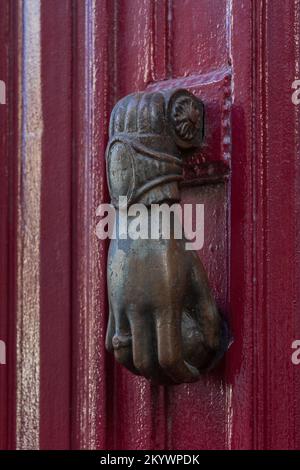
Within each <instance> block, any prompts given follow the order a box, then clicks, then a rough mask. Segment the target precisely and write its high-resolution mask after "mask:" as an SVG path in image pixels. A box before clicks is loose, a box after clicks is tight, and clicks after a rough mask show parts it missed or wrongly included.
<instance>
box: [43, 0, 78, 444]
mask: <svg viewBox="0 0 300 470" xmlns="http://www.w3.org/2000/svg"><path fill="white" fill-rule="evenodd" d="M41 62H42V63H41V67H42V70H41V76H42V106H43V121H44V122H43V126H44V130H43V142H42V154H43V158H42V182H41V185H42V189H41V222H40V223H41V227H40V231H41V242H40V258H41V267H40V276H41V279H40V284H41V290H40V308H41V319H40V448H41V449H68V448H70V441H71V422H70V418H71V271H72V264H71V211H72V201H71V197H72V107H71V105H72V69H71V67H72V5H71V2H69V1H64V2H61V1H60V0H54V1H51V2H41Z"/></svg>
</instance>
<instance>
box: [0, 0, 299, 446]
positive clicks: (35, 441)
mask: <svg viewBox="0 0 300 470" xmlns="http://www.w3.org/2000/svg"><path fill="white" fill-rule="evenodd" d="M299 7H300V5H299V1H298V0H295V1H293V0H273V1H262V0H255V1H250V0H157V1H154V0H114V1H110V0H77V1H72V0H51V1H48V2H46V1H44V2H42V1H38V0H25V1H24V2H18V1H17V0H16V1H8V0H0V26H1V27H0V47H1V54H0V73H1V76H0V79H2V80H4V81H5V82H6V85H7V90H8V92H7V104H6V105H0V118H1V139H2V140H1V142H2V144H1V147H0V152H1V163H0V170H1V171H0V178H1V185H0V198H1V201H0V203H1V218H2V220H3V223H2V224H1V231H0V247H1V264H0V266H1V273H0V276H1V285H0V289H1V294H0V301H1V303H0V308H1V317H0V339H1V340H3V341H5V342H6V345H7V361H6V362H7V363H6V365H0V379H1V383H0V447H1V448H7V447H8V448H14V447H18V448H42V449H45V448H50V449H51V448H52V449H53V448H54V449H57V448H98V449H256V448H259V449H276V448H283V449H295V448H299V447H300V431H299V429H300V426H299V424H300V422H299V420H300V408H299V405H300V403H299V391H300V381H299V372H298V369H297V366H295V365H293V363H292V361H291V354H292V349H291V344H292V342H293V341H294V340H295V339H300V320H299V318H300V317H299V313H298V312H299V303H300V296H299V287H298V284H299V282H298V281H299V278H300V269H299V227H298V225H299V220H300V218H299V215H300V214H299V209H300V207H299V201H300V198H299V187H300V185H299V183H300V181H299V179H300V173H299V168H300V167H299V148H300V142H299V106H298V107H297V106H295V105H294V104H293V103H292V100H291V95H292V91H293V90H292V88H291V86H292V82H293V81H294V80H295V79H297V78H299V79H300V70H299V32H300V17H299V11H300V9H299ZM171 87H183V88H187V89H189V90H191V91H192V92H193V93H195V94H196V95H197V96H199V97H200V98H201V99H202V100H203V102H204V105H205V110H206V128H205V145H204V146H203V148H202V150H201V152H199V153H198V154H197V155H196V157H194V158H193V159H192V160H189V161H188V162H187V163H186V166H185V182H184V187H183V190H182V191H183V201H184V202H193V203H204V204H205V244H204V248H203V249H202V250H201V252H200V253H199V256H201V258H202V260H203V262H204V264H205V266H206V269H207V271H208V274H209V279H210V282H211V284H212V287H213V290H214V293H215V296H216V299H217V302H218V305H219V307H220V309H221V310H222V311H223V313H224V314H225V315H226V316H227V318H228V320H229V323H230V327H231V330H232V334H233V343H232V345H231V347H230V349H229V351H228V352H227V353H226V355H225V358H224V360H223V361H222V363H221V364H220V365H219V367H218V368H217V369H216V370H215V371H213V372H210V373H208V374H206V375H204V376H203V378H202V380H200V381H199V382H198V383H195V384H185V385H180V386H172V387H162V386H161V387H158V386H151V385H149V383H148V382H147V381H146V380H145V379H143V378H138V377H135V376H133V375H131V374H130V373H129V372H128V371H127V370H125V369H123V368H121V367H120V366H118V365H117V364H116V363H115V362H114V361H113V359H112V358H111V357H110V356H109V355H108V354H107V353H106V352H105V349H104V337H105V329H106V322H107V301H106V252H107V243H106V242H99V240H98V239H97V238H96V235H95V228H96V223H97V217H96V208H97V206H98V205H99V204H100V203H101V202H106V201H107V200H108V193H107V187H106V177H105V160H104V152H105V147H106V143H107V131H108V121H109V114H110V111H111V109H112V107H113V105H114V104H115V102H116V101H117V100H118V99H119V98H121V97H123V96H124V95H126V94H128V93H131V92H134V91H136V90H153V89H165V88H171Z"/></svg>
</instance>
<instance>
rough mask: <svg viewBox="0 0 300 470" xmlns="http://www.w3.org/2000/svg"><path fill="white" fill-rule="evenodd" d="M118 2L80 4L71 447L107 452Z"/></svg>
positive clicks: (76, 47)
mask: <svg viewBox="0 0 300 470" xmlns="http://www.w3.org/2000/svg"><path fill="white" fill-rule="evenodd" d="M113 18H114V2H108V1H101V2H98V1H95V0H88V1H78V2H75V3H74V41H75V42H74V50H73V51H74V62H73V65H74V69H73V78H74V93H73V103H74V107H73V116H74V121H73V126H74V127H73V130H74V180H73V181H74V186H73V188H74V190H73V231H72V236H73V245H72V253H73V261H72V269H73V284H72V289H73V293H72V305H73V367H72V371H73V393H72V397H73V398H72V419H73V436H72V447H73V448H82V449H93V448H98V449H99V448H100V449H103V448H105V447H106V439H107V436H106V432H107V425H108V424H107V413H108V411H107V410H108V408H109V406H110V404H109V401H110V400H111V399H112V391H109V392H108V394H107V390H106V383H107V380H108V379H107V377H108V376H109V375H110V374H113V369H112V370H110V369H107V367H106V352H105V348H104V338H105V331H106V321H107V302H106V247H107V246H106V243H105V242H101V241H99V240H98V239H97V237H96V232H95V230H96V224H97V218H96V208H97V207H98V205H99V204H100V203H102V202H107V200H108V195H107V188H106V176H105V158H104V153H105V147H106V139H107V129H108V120H109V106H110V101H109V100H110V86H111V85H110V79H111V78H112V77H113V70H111V69H110V68H109V67H110V66H109V60H110V54H113V40H112V38H113V29H112V28H111V26H112V21H113Z"/></svg>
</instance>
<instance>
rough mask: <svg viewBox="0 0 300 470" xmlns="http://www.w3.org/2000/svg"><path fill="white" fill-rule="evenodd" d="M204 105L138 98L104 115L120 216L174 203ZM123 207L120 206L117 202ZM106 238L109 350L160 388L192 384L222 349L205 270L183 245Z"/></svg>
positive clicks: (186, 95)
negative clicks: (123, 202)
mask: <svg viewBox="0 0 300 470" xmlns="http://www.w3.org/2000/svg"><path fill="white" fill-rule="evenodd" d="M203 121H204V107H203V104H202V102H201V101H200V100H199V99H198V98H196V97H195V96H194V95H193V94H192V93H190V92H188V91H187V90H182V89H180V90H175V91H174V90H171V91H159V92H150V93H146V92H145V93H135V94H132V95H129V96H126V97H125V98H123V99H121V100H120V101H119V102H118V103H117V104H116V106H115V107H114V109H113V111H112V114H111V118H110V129H109V142H108V146H107V153H106V158H107V179H108V186H109V191H110V196H111V201H112V204H113V205H114V207H115V208H116V214H117V216H116V224H117V223H118V214H119V213H120V211H124V210H125V211H127V210H128V209H129V208H130V207H131V206H132V205H133V204H135V203H142V204H144V205H145V207H146V208H147V210H149V213H150V206H151V205H152V204H161V203H164V204H169V205H171V204H173V203H174V202H179V201H180V187H179V183H180V181H181V180H182V179H183V168H182V162H183V158H184V157H185V155H186V153H187V152H189V154H190V153H191V152H192V151H193V149H196V148H198V147H199V146H200V145H201V143H202V140H203V129H204V123H203ZM121 196H122V197H123V198H124V197H126V198H127V205H126V206H125V207H120V205H119V201H120V197H121ZM173 230H174V221H173V222H172V224H171V236H170V238H169V239H163V238H162V237H159V239H151V238H149V239H141V238H138V239H131V238H130V237H127V238H126V237H125V238H123V237H122V239H120V238H119V237H118V236H117V237H116V239H112V240H111V241H110V247H109V253H108V268H107V284H108V299H109V320H108V327H107V334H106V347H107V349H108V350H109V351H111V352H114V356H115V359H116V360H117V361H118V362H119V363H121V364H123V365H124V366H125V367H127V369H129V370H130V371H131V372H133V373H134V374H138V375H142V376H144V377H146V378H147V379H150V380H152V381H153V382H156V383H161V384H172V383H173V384H178V383H182V382H193V381H196V380H197V379H198V378H199V376H200V373H201V372H202V371H205V370H208V369H210V368H211V367H212V366H213V365H214V364H215V363H216V362H217V361H218V359H219V358H220V357H221V356H222V355H223V353H224V351H225V349H226V328H225V323H224V321H223V319H222V318H221V316H220V314H219V312H218V310H217V307H216V304H215V300H214V298H213V296H212V293H211V290H210V287H209V284H208V279H207V275H206V272H205V270H204V268H203V265H202V263H201V261H200V259H199V257H198V255H197V254H196V253H195V252H194V251H187V250H186V249H185V240H184V239H175V237H174V232H173Z"/></svg>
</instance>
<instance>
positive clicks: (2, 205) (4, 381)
mask: <svg viewBox="0 0 300 470" xmlns="http://www.w3.org/2000/svg"><path fill="white" fill-rule="evenodd" d="M8 34H9V5H8V2H1V4H0V80H2V81H4V82H5V84H6V83H7V82H8V73H9V72H8V68H9V67H8V46H9V43H8ZM0 126H1V136H0V162H1V163H0V213H1V224H0V252H1V256H0V340H1V341H4V342H5V344H6V348H7V346H8V283H9V281H8V275H9V274H8V224H9V213H8V211H9V209H8V208H9V186H8V174H9V160H8V148H9V140H8V129H9V122H8V105H7V104H0ZM8 367H9V366H8V364H6V365H1V364H0V448H1V449H3V448H4V449H5V448H7V445H8V442H7V441H8V435H7V424H8V407H7V403H8Z"/></svg>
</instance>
